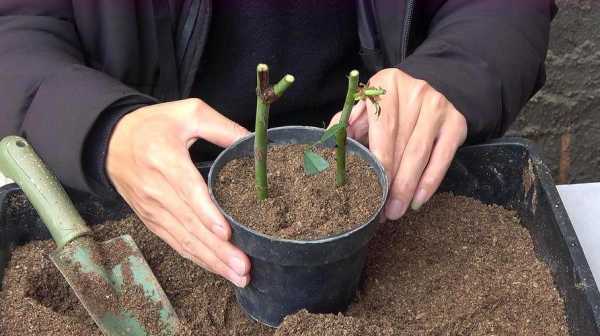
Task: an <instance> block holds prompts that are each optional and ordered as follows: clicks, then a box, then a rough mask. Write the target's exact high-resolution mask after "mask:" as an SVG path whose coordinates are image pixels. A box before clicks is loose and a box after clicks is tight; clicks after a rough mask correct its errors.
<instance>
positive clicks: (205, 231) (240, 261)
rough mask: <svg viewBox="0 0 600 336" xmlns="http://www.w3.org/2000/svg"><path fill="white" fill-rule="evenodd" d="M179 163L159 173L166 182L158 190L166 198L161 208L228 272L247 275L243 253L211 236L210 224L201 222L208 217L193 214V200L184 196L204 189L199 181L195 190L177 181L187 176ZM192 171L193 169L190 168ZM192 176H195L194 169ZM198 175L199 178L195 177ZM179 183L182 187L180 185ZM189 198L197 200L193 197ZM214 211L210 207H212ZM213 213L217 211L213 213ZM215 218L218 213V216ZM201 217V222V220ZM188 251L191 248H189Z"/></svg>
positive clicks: (248, 268) (193, 187) (248, 267)
mask: <svg viewBox="0 0 600 336" xmlns="http://www.w3.org/2000/svg"><path fill="white" fill-rule="evenodd" d="M182 161H183V160H180V165H176V164H171V165H170V166H171V167H173V168H174V169H171V170H169V169H166V170H163V171H162V174H163V176H164V177H165V178H166V183H165V185H164V186H161V189H162V192H161V194H162V195H168V196H167V197H162V200H159V201H160V202H162V205H163V206H164V208H165V209H166V211H168V212H169V213H170V214H171V216H173V217H174V218H175V219H176V220H177V221H178V222H179V223H180V224H181V225H183V226H184V227H185V228H186V230H187V231H188V232H189V233H191V234H192V235H193V236H194V237H195V238H196V239H197V240H198V241H200V242H202V244H203V246H205V247H207V248H208V249H210V250H211V251H213V253H214V254H215V255H216V256H217V257H218V258H219V259H220V260H221V261H222V262H223V263H225V264H226V265H227V266H228V267H229V268H231V269H232V270H234V271H235V272H236V273H237V274H238V275H240V276H244V275H247V274H248V272H249V271H250V260H248V257H246V255H245V254H244V253H242V252H241V251H240V250H239V249H238V248H237V247H235V246H234V245H233V244H231V243H230V242H229V241H228V240H227V239H223V238H222V237H221V236H217V235H215V234H214V233H213V232H212V231H211V230H210V229H209V228H207V226H209V225H210V224H209V223H207V222H205V221H204V220H210V217H206V216H205V215H206V214H205V213H203V214H202V215H201V216H199V215H198V213H197V212H195V211H194V210H193V205H194V204H193V203H194V202H193V201H192V200H193V198H188V197H187V195H186V194H185V193H195V192H194V191H193V190H192V189H197V190H200V189H201V188H202V186H204V187H205V186H206V184H205V183H204V181H203V180H202V178H201V177H200V179H199V180H197V181H195V182H196V183H194V184H197V185H196V186H192V185H191V184H190V183H189V181H185V180H184V181H182V180H180V179H181V177H182V176H184V177H185V176H186V175H181V174H186V173H189V172H187V171H186V169H184V168H182V166H184V163H183V162H182ZM192 167H193V165H192ZM192 169H193V170H194V172H193V174H194V175H195V174H197V172H196V170H195V168H192ZM198 175H199V174H198ZM182 182H183V183H182ZM192 197H200V196H196V195H193V196H192ZM202 197H203V198H205V199H208V201H207V203H210V204H211V205H212V202H211V201H210V199H209V196H208V195H204V196H202ZM202 206H203V207H204V209H206V208H207V204H202ZM212 206H213V207H214V205H212ZM214 211H217V212H218V210H216V209H214ZM219 216H221V215H220V213H219ZM202 217H204V218H202ZM190 248H193V246H192V247H190ZM199 248H200V247H199Z"/></svg>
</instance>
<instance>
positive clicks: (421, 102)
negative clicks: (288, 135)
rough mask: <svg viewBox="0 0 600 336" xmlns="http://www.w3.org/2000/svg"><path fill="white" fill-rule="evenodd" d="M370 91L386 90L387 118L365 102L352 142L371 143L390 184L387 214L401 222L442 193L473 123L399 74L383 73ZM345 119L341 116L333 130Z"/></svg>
mask: <svg viewBox="0 0 600 336" xmlns="http://www.w3.org/2000/svg"><path fill="white" fill-rule="evenodd" d="M369 86H371V87H381V88H383V89H385V90H386V93H385V94H384V95H382V96H381V97H379V105H380V106H381V114H380V115H379V116H377V115H376V113H375V107H374V106H373V104H372V103H371V102H367V103H365V102H362V101H361V102H359V103H358V104H356V106H354V108H353V110H352V113H351V115H350V120H349V123H348V124H349V126H348V136H350V137H352V138H354V139H357V140H358V141H361V142H363V143H368V145H369V148H370V149H371V151H372V152H373V154H375V156H376V157H377V158H378V159H379V161H380V162H381V163H382V165H383V167H384V169H385V171H386V173H387V175H388V179H389V182H390V193H389V198H388V201H387V204H386V207H385V211H384V214H385V217H386V218H388V219H390V220H396V219H398V218H400V217H402V216H403V215H404V213H405V212H406V210H407V209H408V207H409V205H410V206H411V207H412V208H413V209H414V210H418V209H419V208H420V207H421V206H423V204H425V203H426V202H427V201H428V200H429V199H430V198H431V196H432V195H433V193H434V192H435V191H436V190H437V188H438V187H439V185H440V183H441V182H442V179H443V178H444V175H445V174H446V171H447V170H448V167H449V166H450V163H451V162H452V159H453V158H454V154H455V153H456V151H457V149H458V147H459V146H460V145H462V144H463V143H464V141H465V139H466V137H467V121H466V119H465V117H464V116H463V115H462V114H461V113H460V112H459V111H458V110H457V109H456V108H455V107H454V106H453V105H452V103H450V102H449V101H448V100H447V99H446V97H444V95H442V94H441V93H439V92H438V91H436V90H435V89H434V88H433V87H431V86H430V85H429V84H428V83H427V82H425V81H423V80H419V79H416V78H414V77H411V76H410V75H408V74H406V73H404V72H403V71H401V70H399V69H393V68H389V69H384V70H381V71H379V72H378V73H376V74H375V75H374V76H373V77H371V79H370V80H369ZM339 118H340V113H338V114H336V115H335V116H334V117H333V119H332V121H331V123H330V126H331V125H333V124H336V123H337V122H338V120H339Z"/></svg>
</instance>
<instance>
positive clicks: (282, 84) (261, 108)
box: [254, 64, 294, 200]
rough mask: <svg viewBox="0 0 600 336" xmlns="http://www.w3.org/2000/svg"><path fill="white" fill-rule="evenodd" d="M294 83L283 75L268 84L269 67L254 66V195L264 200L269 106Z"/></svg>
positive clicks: (289, 76) (292, 77)
mask: <svg viewBox="0 0 600 336" xmlns="http://www.w3.org/2000/svg"><path fill="white" fill-rule="evenodd" d="M292 83H294V76H292V75H289V74H288V75H285V76H284V77H283V78H282V79H281V80H280V81H279V82H278V83H277V84H275V86H271V85H270V84H269V67H268V66H267V65H266V64H259V65H258V66H257V67H256V124H255V130H254V132H255V133H254V134H255V135H254V169H255V180H256V196H257V197H258V199H259V200H264V199H266V198H267V197H268V195H269V188H268V183H267V145H268V141H267V129H268V127H269V108H270V106H271V104H272V103H274V102H275V101H276V100H277V99H278V98H279V97H281V96H282V95H283V93H284V92H285V91H286V90H287V89H288V88H289V87H290V86H291V85H292Z"/></svg>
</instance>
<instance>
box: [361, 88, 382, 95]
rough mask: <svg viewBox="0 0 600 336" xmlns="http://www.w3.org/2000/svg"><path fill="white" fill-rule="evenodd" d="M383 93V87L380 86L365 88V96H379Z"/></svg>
mask: <svg viewBox="0 0 600 336" xmlns="http://www.w3.org/2000/svg"><path fill="white" fill-rule="evenodd" d="M384 94H385V89H382V88H371V87H369V88H366V89H365V96H367V97H376V96H381V95H384Z"/></svg>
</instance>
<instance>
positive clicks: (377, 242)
mask: <svg viewBox="0 0 600 336" xmlns="http://www.w3.org/2000/svg"><path fill="white" fill-rule="evenodd" d="M94 230H95V235H96V237H97V239H98V240H99V241H104V240H108V239H110V238H114V237H116V236H118V235H121V234H124V233H129V234H131V235H132V236H133V237H134V240H135V241H136V242H137V244H138V246H139V247H140V249H141V250H142V253H143V254H144V256H145V257H146V258H147V260H148V262H149V264H150V266H151V267H152V269H153V271H154V273H155V274H156V276H157V278H158V279H159V281H160V282H161V283H162V285H163V287H164V289H165V291H166V293H167V296H168V297H169V298H170V300H171V302H172V303H173V305H174V307H175V309H176V311H177V314H178V315H179V318H180V319H181V321H182V322H183V327H182V331H181V333H180V336H181V335H185V336H188V335H217V336H225V335H227V336H232V335H247V336H257V335H274V336H299V335H304V336H313V335H314V336H337V335H340V336H341V335H344V336H348V335H349V336H371V335H373V336H374V335H384V336H388V335H524V336H528V335H568V332H567V324H566V320H565V314H564V304H563V301H562V299H561V298H560V296H559V294H558V291H557V290H556V288H555V287H554V284H553V280H552V276H551V274H550V271H549V270H548V268H547V267H546V265H545V264H544V263H542V262H540V261H539V260H537V259H536V257H535V254H534V250H533V244H532V241H531V238H530V236H529V234H528V232H527V230H526V229H524V228H523V227H522V226H520V225H519V220H518V218H516V216H515V213H514V212H512V211H508V210H506V209H503V208H500V207H497V206H488V205H483V204H481V203H479V202H478V201H475V200H473V199H468V198H464V197H453V196H451V195H448V194H442V195H438V196H436V197H434V199H433V200H432V201H430V203H429V204H428V205H427V206H425V207H424V208H423V209H422V210H421V211H420V212H416V213H410V214H408V215H407V216H406V217H404V218H403V219H402V220H400V221H397V222H388V223H386V224H383V225H382V226H381V228H380V231H379V233H378V235H377V236H376V237H375V239H374V241H373V242H372V243H371V245H370V254H369V261H368V264H367V269H366V271H365V280H364V283H363V285H362V286H361V289H360V290H359V292H358V293H357V296H356V299H355V302H354V303H353V304H352V305H351V307H350V308H349V310H348V311H347V312H346V313H345V314H344V315H314V314H309V313H308V312H299V313H298V314H295V315H293V316H290V317H288V318H286V320H285V321H284V323H283V324H282V326H281V327H280V328H279V329H278V330H272V329H269V328H266V327H264V326H261V325H260V324H258V323H256V322H253V321H251V320H249V319H248V318H246V316H245V315H244V313H243V312H242V311H241V310H240V308H239V307H238V305H237V304H236V303H235V298H234V295H233V291H232V287H231V286H230V285H229V284H228V283H226V282H225V281H224V280H221V279H220V278H219V277H217V276H214V275H212V274H209V273H207V272H205V271H203V270H202V269H201V268H199V267H197V266H195V265H194V264H192V263H191V262H189V261H187V260H185V259H183V258H181V257H179V256H178V255H176V254H175V253H174V252H173V251H172V250H171V249H170V248H169V247H168V246H167V245H166V244H165V243H163V242H162V241H160V240H159V239H158V238H156V237H155V236H154V235H152V234H151V233H150V232H148V231H147V230H146V229H145V228H144V227H143V225H142V224H141V223H140V222H139V221H138V220H137V219H136V218H135V217H130V218H128V219H126V220H124V221H120V222H109V223H107V224H104V225H100V226H97V227H96V228H95V229H94ZM52 249H53V243H51V242H48V241H37V242H33V243H29V244H27V245H24V246H21V247H18V248H16V249H15V250H14V252H13V257H12V259H11V261H10V264H9V265H8V267H7V270H6V271H7V273H6V276H5V279H4V282H3V291H2V292H0V335H2V336H9V335H10V336H20V335H48V336H59V335H60V336H62V335H64V336H74V335H78V336H79V335H96V336H100V335H101V334H100V332H99V330H98V329H97V328H96V327H95V325H94V324H93V322H92V320H91V318H89V317H88V316H87V314H86V312H85V310H84V309H83V308H82V306H81V305H80V304H79V303H78V301H77V298H76V297H75V295H74V293H73V292H72V291H71V290H70V289H69V287H68V285H67V284H66V282H65V281H64V280H63V278H62V276H61V275H60V273H59V272H58V271H57V270H56V268H55V267H54V266H53V264H52V263H51V262H50V260H49V259H48V257H47V254H48V252H50V251H51V250H52ZM152 314H153V311H152V309H149V316H152Z"/></svg>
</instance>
